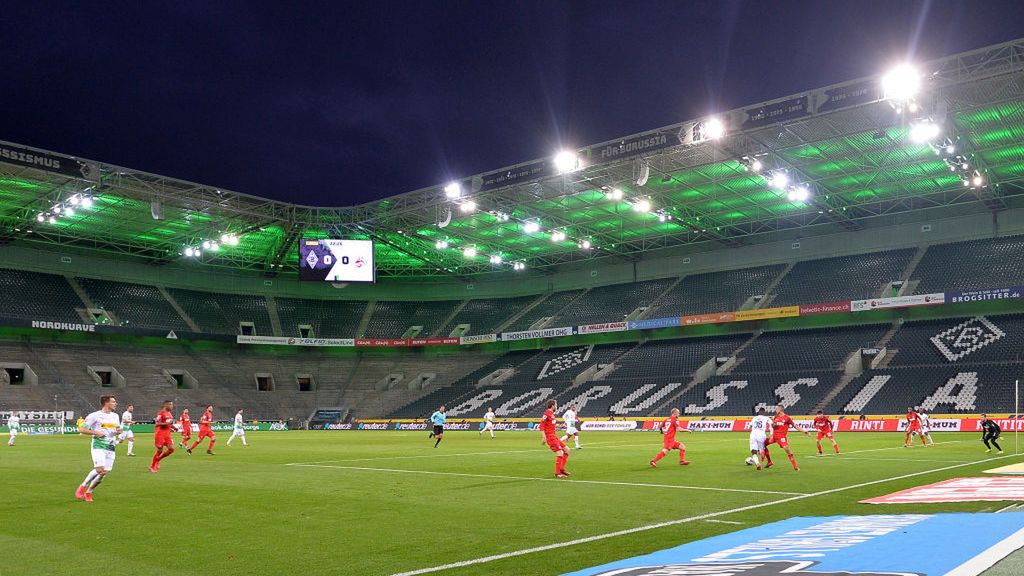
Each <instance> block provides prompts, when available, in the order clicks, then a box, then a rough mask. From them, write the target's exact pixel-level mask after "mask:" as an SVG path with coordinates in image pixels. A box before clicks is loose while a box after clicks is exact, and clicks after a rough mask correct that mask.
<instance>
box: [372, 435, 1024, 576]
mask: <svg viewBox="0 0 1024 576" xmlns="http://www.w3.org/2000/svg"><path fill="white" fill-rule="evenodd" d="M1013 456H1018V455H1017V454H1008V455H1006V456H997V457H995V458H992V460H998V459H1001V458H1011V457H1013ZM979 462H982V461H978V462H966V463H962V464H954V465H952V466H944V467H942V468H934V469H932V470H923V471H921V472H913V473H910V474H903V475H901V476H894V477H892V478H883V479H881V480H871V481H869V482H861V483H860V484H853V485H850V486H842V487H840V488H832V489H830V490H822V491H821V492H814V493H813V494H804V495H802V496H792V497H790V498H782V499H779V500H772V501H770V502H762V503H761V504H751V505H749V506H742V507H740V508H733V509H731V510H722V511H720V512H709V513H707V514H701V515H699V516H690V517H689V518H680V519H678V520H668V521H665V522H658V523H657V524H648V525H646V526H637V527H636V528H627V529H625V530H618V531H616V532H608V533H605V534H595V535H594V536H587V537H585V538H578V539H576V540H567V541H564V542H556V543H554V544H546V545H544V546H536V547H534V548H526V549H523V550H516V551H514V552H505V553H503V554H494V555H492V556H483V557H481V558H474V559H472V560H462V561H460V562H452V563H451V564H443V565H441V566H431V567H430V568H419V569H417V570H411V571H409V572H399V573H396V574H392V575H391V576H418V575H419V574H430V573H432V572H441V571H443V570H451V569H452V568H462V567H464V566H473V565H476V564H484V563H487V562H494V561H496V560H504V559H506V558H514V557H516V556H525V555H527V554H533V553H535V552H544V551H547V550H555V549H557V548H565V547H567V546H576V545H578V544H587V543H590V542H596V541H599V540H606V539H608V538H615V537H617V536H626V535H629V534H636V533H637V532H646V531H648V530H656V529H658V528H664V527H666V526H675V525H678V524H685V523H687V522H694V521H698V520H707V519H709V518H717V517H718V516H726V515H728V514H735V513H737V512H746V511H748V510H756V509H758V508H765V507H767V506H773V505H776V504H786V503H788V502H796V501H798V500H806V499H807V498H814V497H816V496H825V495H828V494H835V493H837V492H845V491H847V490H855V489H857V488H864V487H865V486H872V485H875V484H883V483H885V482H892V481H894V480H904V479H906V478H913V477H915V476H923V475H925V474H932V473H935V472H943V471H946V470H953V469H955V468H963V467H964V466H970V465H972V464H977V463H979Z"/></svg>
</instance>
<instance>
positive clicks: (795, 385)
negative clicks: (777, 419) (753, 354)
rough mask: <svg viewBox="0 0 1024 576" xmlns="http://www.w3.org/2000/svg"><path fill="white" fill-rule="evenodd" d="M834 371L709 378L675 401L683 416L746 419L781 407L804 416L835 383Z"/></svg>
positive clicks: (837, 376) (835, 372) (836, 377)
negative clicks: (763, 409) (758, 409)
mask: <svg viewBox="0 0 1024 576" xmlns="http://www.w3.org/2000/svg"><path fill="white" fill-rule="evenodd" d="M840 376H841V374H840V373H839V372H838V371H824V370H802V371H799V372H777V373H771V374H746V375H731V376H713V377H711V378H709V379H708V380H706V381H704V382H702V383H700V384H699V385H697V386H694V387H693V388H692V389H690V390H689V391H687V392H686V393H684V394H683V395H682V396H681V397H680V398H679V399H678V401H677V405H678V406H679V407H680V410H682V412H683V415H684V416H722V415H734V416H735V415H749V414H752V412H753V410H754V409H755V408H756V407H758V406H764V407H774V406H775V405H776V404H779V403H781V404H782V405H783V406H785V407H786V410H787V411H788V412H789V413H790V414H794V415H796V414H807V413H809V412H810V411H811V409H812V408H813V407H814V406H815V405H816V404H817V402H818V401H820V400H821V399H822V398H824V397H825V394H827V393H828V391H829V390H831V389H832V387H833V386H835V384H836V383H837V382H838V381H839V377H840Z"/></svg>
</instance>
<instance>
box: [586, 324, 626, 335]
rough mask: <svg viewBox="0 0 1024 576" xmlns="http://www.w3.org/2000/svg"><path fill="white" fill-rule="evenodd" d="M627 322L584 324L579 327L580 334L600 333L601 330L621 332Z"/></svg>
mask: <svg viewBox="0 0 1024 576" xmlns="http://www.w3.org/2000/svg"><path fill="white" fill-rule="evenodd" d="M627 326H628V324H627V323H626V322H605V323H604V324H584V325H583V326H580V327H579V333H580V334H600V333H602V332H623V331H625V330H626V327H627Z"/></svg>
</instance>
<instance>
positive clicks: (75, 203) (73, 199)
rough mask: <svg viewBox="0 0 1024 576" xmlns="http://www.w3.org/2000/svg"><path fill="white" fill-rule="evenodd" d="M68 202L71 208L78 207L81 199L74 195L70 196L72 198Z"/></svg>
mask: <svg viewBox="0 0 1024 576" xmlns="http://www.w3.org/2000/svg"><path fill="white" fill-rule="evenodd" d="M68 201H69V202H71V205H72V206H78V204H79V203H80V202H81V201H82V199H81V198H79V196H78V194H75V195H74V196H72V197H71V199H70V200H68Z"/></svg>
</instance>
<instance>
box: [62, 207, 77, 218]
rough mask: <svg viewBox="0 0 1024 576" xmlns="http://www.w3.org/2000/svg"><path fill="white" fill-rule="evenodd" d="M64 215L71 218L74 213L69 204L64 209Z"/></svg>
mask: <svg viewBox="0 0 1024 576" xmlns="http://www.w3.org/2000/svg"><path fill="white" fill-rule="evenodd" d="M64 215H65V216H67V217H68V218H71V217H72V216H74V215H75V211H74V210H72V209H71V207H70V206H69V207H67V208H65V209H64Z"/></svg>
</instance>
